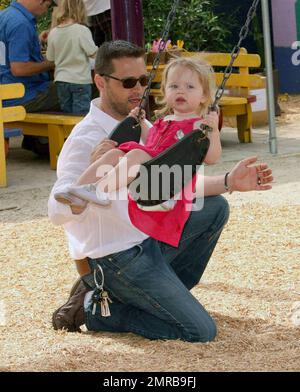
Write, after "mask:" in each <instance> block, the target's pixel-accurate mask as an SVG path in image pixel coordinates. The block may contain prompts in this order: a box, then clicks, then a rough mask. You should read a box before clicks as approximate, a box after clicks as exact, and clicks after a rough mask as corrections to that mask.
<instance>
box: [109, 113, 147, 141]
mask: <svg viewBox="0 0 300 392" xmlns="http://www.w3.org/2000/svg"><path fill="white" fill-rule="evenodd" d="M109 138H110V139H111V140H114V141H115V142H117V143H118V144H122V143H126V142H137V143H139V141H140V138H141V126H140V124H139V123H138V121H137V120H136V119H135V118H134V117H130V116H129V117H126V118H125V119H124V120H123V121H121V122H120V123H119V124H118V125H117V126H116V127H115V128H114V129H113V130H112V132H111V134H110V135H109Z"/></svg>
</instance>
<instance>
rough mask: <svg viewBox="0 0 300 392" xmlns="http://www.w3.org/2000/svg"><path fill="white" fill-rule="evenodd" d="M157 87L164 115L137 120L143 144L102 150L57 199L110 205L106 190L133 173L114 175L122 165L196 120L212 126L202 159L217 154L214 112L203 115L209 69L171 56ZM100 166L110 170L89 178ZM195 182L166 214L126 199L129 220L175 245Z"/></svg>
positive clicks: (163, 145) (167, 142)
mask: <svg viewBox="0 0 300 392" xmlns="http://www.w3.org/2000/svg"><path fill="white" fill-rule="evenodd" d="M104 77H105V76H104ZM161 90H162V95H163V99H162V102H161V103H162V105H163V108H162V109H161V110H160V111H159V112H158V113H159V114H160V115H162V116H165V117H164V118H160V119H158V120H157V121H156V122H155V123H154V125H153V127H151V128H150V130H149V128H148V126H147V123H146V122H145V121H144V118H142V119H141V127H142V140H143V139H144V140H143V141H145V145H141V144H139V143H136V142H127V143H122V144H121V145H120V146H118V147H117V148H115V149H112V150H110V151H108V152H107V153H105V154H104V155H103V156H102V157H101V158H99V159H98V160H97V161H96V162H94V163H93V164H92V165H91V166H90V167H89V168H88V169H87V170H86V171H85V172H84V173H83V174H82V176H81V177H80V178H79V180H78V182H77V184H76V185H74V186H72V187H69V188H68V189H67V190H66V192H64V193H59V194H56V195H55V198H56V200H57V201H60V202H62V203H65V204H72V205H76V201H75V200H76V198H79V199H82V200H86V201H91V202H94V203H97V204H102V205H108V204H109V203H110V200H109V193H108V192H113V191H115V190H117V189H120V188H122V187H124V186H127V185H128V184H129V183H130V182H131V181H132V180H133V179H134V178H135V174H136V173H137V172H136V173H133V172H132V170H131V177H129V175H127V178H123V177H122V176H119V174H120V173H124V165H126V166H127V173H128V172H129V170H130V169H131V168H133V167H137V168H138V166H137V165H139V164H142V163H144V162H146V161H148V160H150V159H151V158H153V157H155V156H157V155H159V154H160V153H162V152H163V151H165V150H166V149H167V148H169V147H170V146H171V145H173V144H174V143H176V142H177V141H178V139H180V138H181V137H182V136H183V135H185V134H187V133H190V132H191V131H192V130H194V129H197V128H199V125H200V124H201V123H204V124H207V125H209V126H210V127H211V128H212V132H209V133H208V137H209V139H210V147H209V150H208V152H207V155H206V157H205V160H204V162H205V163H207V164H212V163H215V162H216V161H217V160H218V159H219V158H220V156H221V151H222V149H221V143H220V135H219V129H218V114H217V113H216V112H211V113H209V114H205V113H207V110H208V107H209V105H210V104H211V103H212V102H213V96H214V77H213V72H212V69H211V67H210V66H209V65H208V64H207V63H204V62H203V61H201V60H199V59H196V58H177V59H174V60H172V61H171V62H170V63H169V64H168V65H167V67H166V69H165V71H164V74H163V77H162V84H161ZM137 112H138V109H134V110H133V111H131V113H130V115H131V116H136V115H137ZM145 139H146V140H145ZM102 165H111V166H113V169H112V170H110V171H109V172H108V173H107V174H106V175H104V176H103V177H102V178H100V180H98V181H97V182H95V181H96V179H97V170H98V168H100V167H101V166H102ZM119 177H120V178H119ZM116 179H118V181H116ZM195 182H196V176H194V178H193V180H192V181H191V182H190V184H188V185H187V187H186V188H189V191H188V192H186V189H185V190H184V191H182V193H181V195H180V197H179V200H176V201H175V203H173V205H172V209H170V210H168V214H166V212H151V211H142V210H140V209H139V207H138V206H137V204H136V203H135V202H134V201H133V200H132V199H131V198H129V207H128V208H129V216H130V218H131V221H132V223H133V224H134V225H135V226H136V227H138V228H139V229H140V230H141V231H143V232H145V233H147V234H149V235H150V236H151V237H153V238H156V239H159V240H160V241H165V242H167V243H170V244H171V245H174V246H177V245H178V241H179V239H180V235H181V232H182V230H183V227H184V224H185V222H186V220H187V219H188V217H189V215H190V209H189V208H186V207H187V204H191V203H192V200H188V198H186V196H185V195H191V194H192V190H193V189H194V186H195ZM73 196H75V197H76V198H74V197H73ZM81 205H82V204H81ZM161 214H162V215H161ZM143 218H145V219H143ZM175 223H176V224H175ZM147 227H149V230H148V229H147ZM154 228H155V229H154Z"/></svg>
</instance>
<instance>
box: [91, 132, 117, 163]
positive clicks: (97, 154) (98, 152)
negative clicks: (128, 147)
mask: <svg viewBox="0 0 300 392" xmlns="http://www.w3.org/2000/svg"><path fill="white" fill-rule="evenodd" d="M117 145H118V143H117V142H115V141H113V140H110V139H107V138H106V139H103V140H102V142H100V143H99V144H98V145H97V146H96V147H95V148H94V150H93V152H92V154H91V163H94V162H95V161H96V160H97V159H99V158H101V157H102V155H104V154H105V153H106V152H107V151H109V150H111V149H113V148H116V147H117Z"/></svg>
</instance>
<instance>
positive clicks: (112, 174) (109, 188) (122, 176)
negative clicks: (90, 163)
mask: <svg viewBox="0 0 300 392" xmlns="http://www.w3.org/2000/svg"><path fill="white" fill-rule="evenodd" d="M149 159H151V155H149V154H148V153H146V152H145V151H144V150H139V149H135V150H132V151H130V152H128V153H127V154H126V155H124V157H123V158H122V159H121V160H120V161H119V163H118V164H117V165H116V166H115V167H114V169H113V170H110V171H109V172H108V173H107V174H106V175H104V176H102V177H101V179H100V180H99V181H98V182H97V187H98V189H99V190H100V191H101V192H113V191H116V190H117V189H120V188H123V187H125V186H127V185H129V184H130V183H131V182H132V181H133V180H134V179H135V177H136V175H137V173H138V171H139V168H140V165H141V164H142V163H144V162H146V161H148V160H149Z"/></svg>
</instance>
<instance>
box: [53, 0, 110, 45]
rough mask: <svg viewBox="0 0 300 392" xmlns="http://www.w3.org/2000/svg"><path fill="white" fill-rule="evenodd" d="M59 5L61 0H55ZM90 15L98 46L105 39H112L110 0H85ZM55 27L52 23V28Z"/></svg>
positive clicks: (89, 18)
mask: <svg viewBox="0 0 300 392" xmlns="http://www.w3.org/2000/svg"><path fill="white" fill-rule="evenodd" d="M54 2H55V3H56V4H57V5H59V3H60V2H61V0H54ZM83 2H84V4H85V8H86V14H87V17H88V26H89V28H90V29H91V31H92V35H93V39H94V41H95V44H96V45H97V46H100V45H101V44H102V43H103V42H105V41H111V39H112V29H111V11H110V0H83ZM53 27H55V23H52V25H51V28H53Z"/></svg>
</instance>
